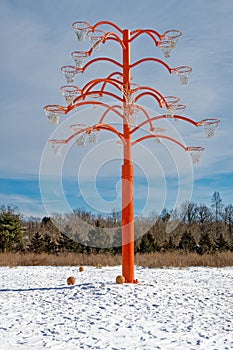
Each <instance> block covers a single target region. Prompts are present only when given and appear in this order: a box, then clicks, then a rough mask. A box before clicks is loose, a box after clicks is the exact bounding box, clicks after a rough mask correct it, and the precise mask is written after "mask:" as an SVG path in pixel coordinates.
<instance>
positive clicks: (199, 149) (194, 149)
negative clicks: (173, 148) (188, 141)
mask: <svg viewBox="0 0 233 350" xmlns="http://www.w3.org/2000/svg"><path fill="white" fill-rule="evenodd" d="M204 149H205V148H204V147H202V146H188V147H186V151H187V152H192V151H198V152H200V151H204Z"/></svg>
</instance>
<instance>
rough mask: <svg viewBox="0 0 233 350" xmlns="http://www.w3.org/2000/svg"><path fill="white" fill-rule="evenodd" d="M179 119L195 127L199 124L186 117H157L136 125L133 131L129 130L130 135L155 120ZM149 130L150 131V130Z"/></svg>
mask: <svg viewBox="0 0 233 350" xmlns="http://www.w3.org/2000/svg"><path fill="white" fill-rule="evenodd" d="M173 118H174V119H180V120H184V121H186V122H188V123H191V124H193V125H195V126H196V127H198V126H199V122H195V121H194V120H192V119H190V118H187V117H183V116H181V115H174V116H173V117H167V115H166V114H165V115H158V116H156V117H153V118H150V120H145V121H144V122H142V123H140V124H139V125H137V126H136V127H135V128H134V129H132V130H131V134H133V133H134V132H136V131H137V130H138V129H140V128H141V127H142V126H144V125H146V124H147V123H151V122H153V121H155V120H158V119H173ZM152 129H153V128H152ZM152 129H151V130H152Z"/></svg>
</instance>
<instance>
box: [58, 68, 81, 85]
mask: <svg viewBox="0 0 233 350" xmlns="http://www.w3.org/2000/svg"><path fill="white" fill-rule="evenodd" d="M61 71H62V73H63V75H64V77H65V78H66V82H67V84H70V83H73V81H74V76H75V74H77V73H82V69H81V68H80V69H79V68H77V67H75V66H63V67H61Z"/></svg>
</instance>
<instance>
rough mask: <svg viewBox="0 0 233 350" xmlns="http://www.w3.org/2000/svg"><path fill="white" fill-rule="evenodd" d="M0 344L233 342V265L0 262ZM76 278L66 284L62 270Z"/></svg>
mask: <svg viewBox="0 0 233 350" xmlns="http://www.w3.org/2000/svg"><path fill="white" fill-rule="evenodd" d="M0 274H1V281H0V349H1V350H31V349H32V350H34V349H35V350H41V349H53V350H76V349H77V350H79V349H114V350H116V349H127V350H128V349H132V350H133V349H148V350H149V349H162V350H168V349H169V350H175V349H179V350H181V349H185V350H188V349H190V350H191V349H203V350H215V349H216V350H227V349H233V268H219V269H217V268H204V267H198V268H196V267H195V268H194V267H193V268H189V269H173V268H171V269H145V268H141V267H136V271H135V277H136V278H138V280H139V281H140V283H139V284H138V285H132V284H124V285H119V284H116V283H115V278H116V276H117V275H119V274H121V267H120V266H117V267H104V268H102V269H96V268H95V267H85V271H84V272H79V269H78V267H48V266H47V267H17V268H8V267H1V268H0ZM69 276H74V277H75V278H76V284H75V285H74V286H68V285H67V284H66V280H67V277H69Z"/></svg>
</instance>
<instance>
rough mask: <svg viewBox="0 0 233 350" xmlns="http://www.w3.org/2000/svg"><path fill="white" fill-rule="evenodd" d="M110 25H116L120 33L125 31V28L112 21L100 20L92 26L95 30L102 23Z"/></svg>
mask: <svg viewBox="0 0 233 350" xmlns="http://www.w3.org/2000/svg"><path fill="white" fill-rule="evenodd" d="M104 24H105V25H110V26H112V27H114V28H115V29H116V30H118V31H119V32H120V33H123V30H122V29H121V28H120V27H119V26H118V25H116V24H115V23H113V22H111V21H100V22H97V23H96V24H95V25H94V26H91V28H92V29H93V30H95V29H96V28H98V27H99V26H101V25H104Z"/></svg>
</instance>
